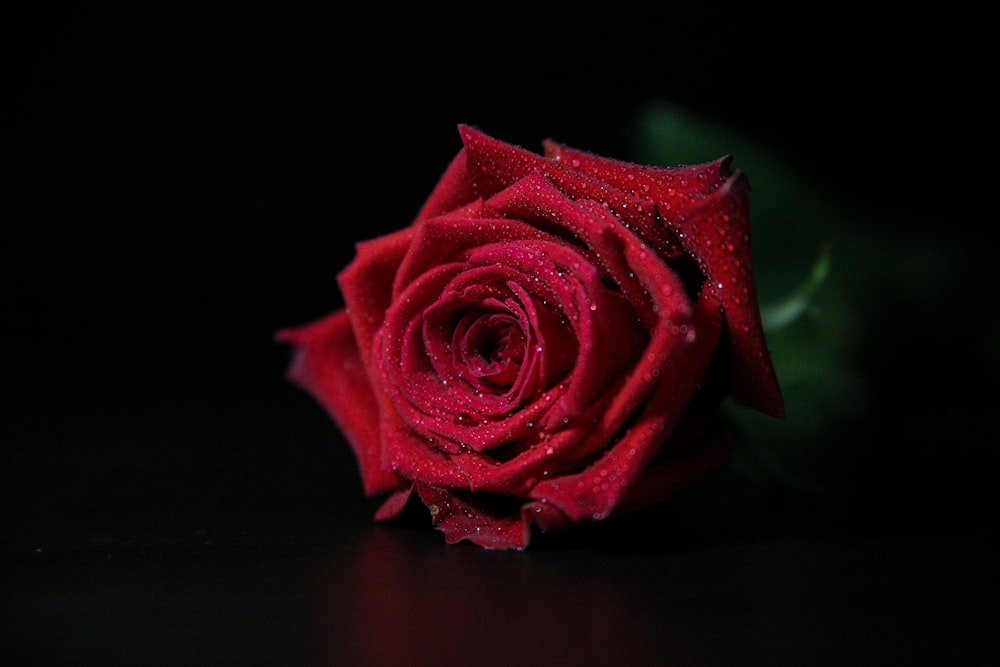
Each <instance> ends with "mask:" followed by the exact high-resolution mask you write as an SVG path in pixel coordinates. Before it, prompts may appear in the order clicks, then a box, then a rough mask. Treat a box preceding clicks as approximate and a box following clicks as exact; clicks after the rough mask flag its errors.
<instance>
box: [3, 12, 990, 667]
mask: <svg viewBox="0 0 1000 667" xmlns="http://www.w3.org/2000/svg"><path fill="white" fill-rule="evenodd" d="M9 5H10V6H9V7H8V8H7V10H6V11H7V13H8V14H7V16H6V17H5V18H6V19H7V20H6V21H5V34H4V37H5V46H7V47H8V49H9V53H10V56H11V57H10V59H9V65H10V66H9V70H10V71H9V74H10V85H11V87H12V89H13V93H14V95H13V98H14V100H13V102H12V103H11V104H10V110H11V111H12V112H13V114H12V120H11V121H10V122H9V123H7V124H5V128H6V132H7V136H8V137H9V139H10V140H11V141H10V142H9V143H10V144H11V150H10V152H5V156H7V160H6V161H7V162H8V163H9V164H10V165H12V166H14V168H15V172H16V173H15V175H14V176H13V177H12V178H11V179H10V180H9V181H7V193H8V194H7V195H5V199H4V202H5V211H7V213H5V215H4V218H3V223H4V236H3V240H2V241H0V258H2V262H0V273H2V276H0V277H2V280H0V303H2V307H3V319H2V325H3V326H2V333H0V335H2V337H3V338H2V340H3V343H4V348H3V349H4V354H3V355H2V362H0V363H2V367H0V385H2V389H3V390H4V394H5V396H6V398H5V400H4V402H3V403H2V408H0V411H2V412H0V495H2V500H3V505H2V507H3V509H2V511H0V664H2V665H11V666H15V665H43V666H44V665H100V666H109V667H110V666H115V665H236V666H245V665H282V666H284V665H289V666H292V665H365V666H367V665H404V664H405V665H425V664H426V665H441V664H477V665H478V664H481V665H510V664H545V665H568V664H581V665H589V664H596V665H724V666H728V665H746V664H755V665H795V666H801V665H852V666H853V665H889V664H891V665H896V664H900V665H917V664H920V665H923V664H927V665H935V666H936V665H975V666H980V665H996V664H1000V639H998V637H1000V635H998V631H997V627H998V626H1000V624H998V621H1000V616H998V612H997V604H996V600H997V594H998V593H1000V590H998V585H997V581H998V577H997V574H996V568H995V562H996V561H997V557H998V555H1000V549H998V547H1000V544H998V531H997V526H996V513H995V504H996V501H997V496H998V493H997V485H996V484H995V471H996V470H997V465H996V464H997V453H996V449H995V446H994V445H993V444H992V441H993V439H994V437H993V436H994V434H995V430H996V429H995V424H994V421H995V418H994V417H993V416H992V414H993V410H994V407H995V406H994V403H995V397H994V396H993V395H992V394H991V392H993V390H994V388H995V387H996V369H997V365H998V361H997V360H998V359H1000V354H998V353H997V351H996V344H995V340H997V332H998V331H1000V317H998V316H997V314H996V308H995V305H994V304H993V301H995V299H992V298H991V296H990V292H989V290H988V289H987V286H988V285H990V284H991V282H990V281H992V279H993V273H994V264H995V262H994V261H993V258H992V257H991V254H992V252H991V249H990V248H989V247H988V244H985V243H983V242H982V239H983V238H985V237H984V235H983V234H981V231H982V229H983V228H984V227H987V226H989V225H990V224H992V223H991V222H990V221H992V220H993V219H994V217H995V213H994V212H993V211H992V210H990V211H988V215H987V214H984V213H983V210H982V208H981V204H980V201H981V200H982V199H987V198H988V194H989V190H988V188H989V187H990V185H989V184H990V182H991V181H990V178H991V176H990V175H991V174H992V171H991V170H992V165H984V164H981V163H979V162H977V161H975V159H979V160H982V158H983V157H984V156H992V153H990V152H989V151H988V150H986V149H985V148H984V146H985V145H986V143H987V139H988V138H989V134H990V133H991V132H992V127H993V119H992V118H989V119H988V120H989V123H982V124H980V123H979V121H981V120H986V119H985V116H986V110H989V109H992V108H993V105H992V103H990V104H987V103H986V100H985V97H983V96H982V91H983V90H984V89H988V86H984V84H983V82H984V81H989V80H991V79H990V76H989V75H991V74H992V71H991V70H992V68H990V67H988V63H989V62H991V60H990V59H989V58H987V56H986V49H987V48H988V45H989V44H990V43H991V42H990V41H989V40H988V39H986V38H984V37H983V36H981V35H977V34H975V33H976V32H978V30H975V28H976V27H979V26H982V27H985V26H988V25H991V23H990V22H989V21H986V20H984V19H983V17H979V16H977V15H976V14H975V12H973V11H969V12H967V13H965V14H963V13H962V12H963V10H962V9H961V8H957V7H949V8H948V11H943V10H942V11H935V12H934V13H933V14H932V13H930V12H928V13H926V14H920V15H914V12H915V11H916V10H914V12H910V13H909V14H908V15H907V16H906V17H902V16H901V14H900V12H899V11H897V10H895V9H893V10H892V11H881V12H880V11H879V10H876V9H873V8H871V7H868V8H866V9H865V11H864V12H863V14H859V15H854V14H851V13H850V12H848V11H846V10H845V11H838V12H836V13H831V14H829V15H824V16H822V17H821V18H818V19H816V18H810V19H809V20H805V19H804V18H803V17H796V16H793V15H792V13H790V12H788V11H783V12H781V13H780V15H776V16H767V15H764V14H762V12H761V10H760V8H759V7H757V6H756V5H752V4H745V5H741V7H740V8H738V9H734V10H733V13H730V12H729V11H724V9H723V8H722V7H720V6H718V5H716V4H704V3H702V5H694V4H691V5H685V6H684V7H677V8H672V9H671V8H668V9H669V11H670V12H672V13H671V14H670V16H667V17H662V18H657V19H656V20H653V18H652V17H650V16H648V15H645V14H642V15H636V14H632V13H627V12H625V11H624V10H622V11H620V12H618V11H617V10H618V8H615V10H616V11H615V12H612V11H601V12H595V13H593V14H585V13H583V12H581V11H580V10H579V9H574V10H573V13H572V14H567V13H566V12H564V11H562V10H559V9H556V8H546V9H544V10H541V9H536V10H534V12H533V13H530V14H523V15H522V14H517V13H516V12H513V11H506V10H505V11H499V10H497V11H494V10H491V9H489V8H488V7H489V6H488V5H483V6H482V7H486V8H485V9H483V8H479V7H480V6H479V5H477V6H476V7H472V6H471V5H470V7H469V8H466V9H465V10H463V11H458V10H454V11H444V10H429V9H425V8H419V7H409V8H407V9H400V10H397V9H392V8H389V7H383V5H382V4H381V3H380V4H379V7H378V8H376V9H372V10H371V11H370V13H369V15H364V16H363V15H361V14H360V12H359V13H358V14H346V13H344V10H342V9H335V8H333V7H332V6H330V7H321V6H317V7H308V6H302V7H289V6H286V5H285V4H282V5H280V6H279V5H274V6H273V7H270V8H266V7H261V6H255V7H253V8H242V9H241V10H240V11H235V10H234V11H230V10H227V9H220V8H214V9H212V8H200V7H191V8H180V7H174V6H172V7H171V8H170V9H169V10H168V9H162V10H161V9H160V8H153V7H144V6H142V5H135V6H133V7H128V8H112V7H108V6H106V5H102V7H100V8H93V7H87V6H83V5H80V6H75V7H64V8H57V7H54V6H51V5H41V4H38V3H17V2H15V3H9ZM665 11H666V10H665ZM821 24H822V25H821ZM526 45H530V46H526ZM659 99H666V100H672V101H674V102H677V103H679V104H681V105H684V106H685V107H688V108H690V109H692V110H693V111H694V112H695V113H698V114H703V115H704V116H705V117H709V118H714V119H718V120H721V121H725V122H726V123H727V124H729V125H730V126H731V127H734V128H737V129H739V130H740V131H744V132H747V133H749V134H750V135H752V136H755V137H757V138H758V139H760V141H761V142H762V143H763V144H764V145H766V146H769V147H770V146H773V147H774V148H775V155H776V156H779V157H782V156H783V157H786V158H788V159H791V160H793V161H794V162H792V164H794V165H795V167H794V168H795V169H796V170H798V171H800V172H802V173H804V174H808V175H809V176H810V177H813V178H815V179H817V180H818V181H819V182H822V183H823V185H824V186H826V187H827V188H828V191H829V192H831V193H833V194H834V195H836V196H837V198H838V201H841V202H842V203H844V204H845V205H848V206H849V210H852V211H854V210H856V211H859V215H860V212H861V211H863V212H864V214H865V217H864V219H865V220H874V221H876V222H877V224H878V225H879V232H880V234H881V236H880V238H884V237H886V236H888V237H890V238H892V239H893V243H892V244H891V245H889V246H888V247H885V248H878V249H876V250H875V251H874V252H871V256H874V257H876V261H877V262H883V261H885V262H889V261H902V260H900V259H899V258H901V257H902V258H905V259H906V261H911V260H912V261H914V264H913V266H912V267H910V268H911V269H912V272H911V273H910V274H907V275H909V276H910V278H909V279H908V281H907V282H905V284H901V283H892V284H891V285H887V284H880V283H878V282H877V281H876V284H873V285H872V286H871V289H870V290H865V293H866V294H869V295H874V296H875V297H878V298H877V299H875V300H873V304H874V305H873V306H872V307H870V308H869V311H871V310H874V311H878V312H879V314H882V315H885V317H882V318H880V319H879V321H878V323H877V324H874V323H872V322H870V321H861V322H857V323H852V326H853V328H854V330H856V331H857V332H858V334H857V335H858V337H859V338H860V339H862V340H864V341H866V342H867V345H866V346H864V347H863V352H862V355H861V358H860V359H859V360H858V368H859V369H860V371H861V372H863V373H866V374H869V375H870V376H871V382H870V383H869V384H868V385H867V386H868V388H869V390H870V395H867V396H865V397H864V398H865V400H867V401H869V402H870V408H869V409H868V410H866V411H865V413H864V414H863V415H862V417H861V418H860V419H859V420H858V421H851V422H849V423H847V422H845V423H843V424H839V425H838V428H837V429H836V432H835V434H834V435H831V434H830V433H829V432H822V433H820V432H818V433H815V434H814V435H811V436H809V437H804V438H803V441H802V443H801V446H802V452H803V454H802V457H801V458H802V460H804V461H807V462H808V463H809V465H810V466H811V467H812V468H823V469H824V470H825V471H826V472H828V473H831V474H830V477H831V478H832V479H833V480H834V482H835V483H834V484H833V488H832V491H831V492H830V493H829V494H828V495H826V496H825V497H823V498H822V499H819V498H815V497H813V496H810V495H808V494H800V493H792V492H790V491H789V490H788V489H782V488H780V487H774V486H768V485H764V486H763V487H759V488H758V487H752V486H748V485H747V484H746V480H745V479H743V478H741V477H739V476H738V475H737V474H735V471H726V472H723V473H721V474H719V475H717V476H715V477H713V478H711V479H708V480H705V481H704V483H702V484H699V485H696V486H695V487H692V488H691V489H689V490H688V491H687V492H685V493H684V494H682V495H681V496H679V497H678V498H676V499H674V500H673V501H672V502H669V503H667V504H666V505H665V506H663V507H661V508H657V509H656V510H654V511H652V512H650V513H647V514H644V515H639V516H635V517H630V518H627V519H623V520H622V521H621V522H619V523H616V524H613V525H607V526H604V527H601V528H598V529H595V530H593V531H587V532H582V533H578V534H566V535H547V536H538V537H537V538H536V540H535V541H534V542H533V544H532V546H531V547H530V549H529V550H528V551H526V552H524V553H495V552H487V551H483V550H481V549H479V548H476V547H473V546H471V545H463V544H460V545H455V546H447V545H445V544H444V541H443V538H442V536H441V535H440V534H439V533H437V532H435V531H433V530H431V529H430V528H429V526H428V523H427V522H426V520H425V517H424V516H422V515H419V514H418V515H416V516H415V517H412V518H411V520H409V521H407V522H403V523H401V524H393V525H381V526H380V525H375V524H373V523H372V520H371V518H372V515H373V513H374V510H375V508H376V507H377V502H376V501H375V500H374V499H364V498H363V497H361V487H360V482H359V479H358V476H357V471H356V467H355V465H354V461H353V460H352V459H351V456H350V453H349V452H348V450H347V447H346V446H345V444H344V442H343V440H342V439H341V437H340V436H339V434H338V433H337V431H336V429H335V428H334V426H333V425H332V423H331V422H330V421H329V420H328V419H327V418H326V416H325V415H323V414H322V412H321V411H320V410H319V408H318V407H316V406H315V405H314V404H313V403H312V402H311V401H310V400H309V399H308V397H306V396H305V395H304V394H302V393H300V392H299V391H297V390H296V389H294V388H293V387H291V386H290V385H289V384H288V383H286V382H285V381H284V379H283V373H284V369H285V364H286V363H287V354H286V353H287V351H286V350H284V349H282V348H280V347H279V346H277V345H276V344H275V343H274V342H273V338H272V337H273V334H274V332H275V331H276V330H277V329H279V328H281V327H284V326H288V325H294V324H299V323H303V322H305V321H307V320H311V319H313V318H315V317H318V316H320V315H322V314H324V313H325V312H327V311H328V310H330V309H331V308H333V307H335V306H337V305H339V295H338V292H337V289H336V285H335V282H334V276H335V274H336V272H337V271H339V270H340V269H341V268H342V267H343V266H344V265H345V264H346V263H347V262H348V261H349V260H350V258H351V257H352V255H353V248H354V243H355V242H356V241H358V240H361V239H364V238H369V237H371V236H374V235H375V234H378V233H382V232H386V231H389V230H392V229H396V228H398V227H400V226H401V225H403V224H406V223H407V222H409V220H410V219H411V216H412V215H413V214H414V213H415V212H416V210H417V208H418V207H419V205H420V203H421V202H422V201H423V198H424V197H425V196H426V194H427V192H428V191H429V190H430V188H431V187H432V185H433V183H434V182H435V181H436V179H437V177H438V175H439V174H440V171H441V170H442V169H443V167H444V166H445V164H446V163H447V161H448V160H449V159H450V158H451V157H452V156H453V155H454V153H455V151H456V150H457V149H458V137H457V133H456V132H455V126H456V125H457V124H458V123H470V124H476V125H480V126H481V127H482V128H483V129H484V130H485V131H487V132H489V133H491V134H494V135H495V136H497V137H498V138H501V139H504V140H507V141H512V142H514V143H520V144H522V145H524V146H526V147H530V148H537V147H538V145H539V143H540V142H541V140H542V139H544V138H546V137H552V138H555V139H557V140H560V141H564V142H566V143H570V144H574V145H578V146H580V147H581V148H588V149H592V150H595V151H598V152H603V153H605V154H608V155H613V156H614V155H621V156H623V157H628V156H629V155H630V153H629V150H630V145H629V143H628V139H629V137H630V136H631V134H630V128H631V124H632V123H634V122H635V114H636V112H637V111H638V109H639V108H641V105H642V104H644V103H646V102H647V101H650V100H659ZM5 145H6V144H5ZM779 147H780V148H779ZM631 148H634V147H631ZM6 150H7V149H5V151H6ZM713 157H715V156H713ZM736 158H737V163H739V156H736ZM990 159H991V158H990ZM750 177H751V182H753V178H754V176H753V175H752V174H751V175H750ZM984 195H985V196H984ZM987 203H989V202H987ZM990 205H992V204H990ZM850 207H855V208H850ZM765 222H766V221H764V220H761V221H759V222H755V224H765ZM802 224H803V225H808V224H809V222H808V221H803V223H802ZM917 230H919V231H920V232H921V233H922V234H924V235H926V236H930V237H932V238H939V239H940V241H941V243H940V246H934V247H933V248H932V251H931V252H927V253H926V256H925V255H923V254H921V255H919V256H918V257H917V258H916V259H914V255H913V254H912V253H909V254H908V253H906V252H902V251H903V250H906V249H907V248H908V247H909V246H908V243H909V242H910V240H911V239H912V238H913V234H914V232H915V231H917ZM939 248H940V249H944V248H947V249H948V251H949V253H950V254H947V253H944V252H943V251H942V252H938V249H939ZM956 248H960V250H961V251H960V252H959V251H957V250H956ZM844 253H845V254H843V255H841V256H840V258H838V259H837V260H836V261H835V264H834V266H835V267H841V266H843V267H849V266H851V262H852V261H855V262H857V261H859V260H857V259H856V258H855V257H853V256H852V255H851V254H850V248H845V249H844ZM779 254H780V253H779ZM810 256H811V252H810ZM918 260H919V261H918ZM840 261H842V262H843V263H842V264H838V263H836V262H840ZM942 266H944V268H945V269H947V271H945V270H942ZM928 267H932V268H934V272H933V275H935V276H939V275H946V276H948V279H947V280H941V281H937V280H935V282H934V283H933V284H928V283H927V282H926V281H925V280H924V278H925V276H926V275H928V274H929V273H930V269H929V268H928ZM766 270H767V267H758V272H762V271H766ZM873 273H876V274H877V273H878V272H877V271H874V272H873ZM931 298H933V302H934V303H946V304H948V305H947V308H946V309H943V310H939V311H935V312H925V310H924V308H925V305H924V304H926V303H928V299H931ZM866 312H868V311H866ZM993 393H995V392H993ZM841 446H842V447H843V449H841ZM811 451H816V452H822V453H823V455H822V456H818V457H815V458H811V455H810V454H809V452H811ZM842 452H849V454H848V455H842V454H841V453H842ZM827 460H829V461H832V462H833V465H831V466H826V465H824V462H825V461H827Z"/></svg>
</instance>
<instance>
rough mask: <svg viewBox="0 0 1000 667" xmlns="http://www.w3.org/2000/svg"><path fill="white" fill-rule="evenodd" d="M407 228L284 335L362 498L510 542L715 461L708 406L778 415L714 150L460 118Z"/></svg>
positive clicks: (743, 224)
mask: <svg viewBox="0 0 1000 667" xmlns="http://www.w3.org/2000/svg"><path fill="white" fill-rule="evenodd" d="M459 131H460V134H461V138H462V143H463V144H464V148H462V150H460V151H459V153H458V155H457V156H456V157H455V158H454V160H453V161H452V163H451V165H450V166H449V167H448V169H447V171H446V172H445V173H444V175H443V176H442V177H441V180H440V181H439V182H438V184H437V186H436V187H435V189H434V191H433V192H432V193H431V195H430V197H429V199H428V200H427V202H426V203H425V204H424V206H423V208H422V209H421V210H420V212H419V214H418V215H417V217H416V219H415V220H414V222H413V224H411V225H410V226H409V227H407V228H405V229H403V230H401V231H398V232H394V233H392V234H389V235H386V236H383V237H381V238H376V239H374V240H370V241H365V242H363V243H360V244H358V246H357V257H356V258H355V260H354V261H353V262H352V263H351V264H350V265H349V266H348V267H347V268H346V269H344V271H343V272H341V273H340V274H339V276H338V282H339V285H340V288H341V291H342V292H343V295H344V302H345V304H346V307H345V308H344V309H343V310H339V311H337V312H334V313H333V314H331V315H329V316H327V317H326V318H324V319H321V320H319V321H317V322H314V323H312V324H309V325H306V326H303V327H299V328H294V329H289V330H286V331H282V332H281V333H280V334H279V339H280V340H282V341H285V342H288V343H291V344H292V345H293V346H294V347H295V354H294V360H293V363H292V365H291V368H290V370H289V377H290V378H291V379H292V380H293V381H294V382H296V383H298V384H299V385H300V386H302V387H303V388H305V389H306V390H307V391H309V392H310V393H311V394H312V395H313V396H314V397H315V398H316V399H317V400H318V401H319V402H320V403H321V404H322V405H323V406H324V407H325V408H326V410H328V411H329V413H330V414H331V415H332V417H333V419H334V420H335V421H336V422H337V424H338V425H339V426H340V428H341V430H342V431H343V432H344V434H345V435H346V437H347V440H348V442H349V443H350V445H351V447H352V448H353V450H354V453H355V455H356V456H357V459H358V463H359V467H360V472H361V478H362V481H363V484H364V490H365V492H366V493H367V494H369V495H373V494H383V493H390V494H391V495H390V496H389V497H388V499H387V500H386V502H385V504H384V505H382V507H381V508H380V509H379V511H378V512H377V514H376V519H378V520H387V519H391V518H394V517H396V516H398V515H399V514H400V512H402V510H403V508H404V506H405V505H406V502H407V500H408V498H409V497H410V496H411V494H413V493H414V492H415V493H416V494H417V495H418V496H419V497H420V499H421V500H422V501H423V503H424V504H425V505H426V506H427V508H428V509H429V510H430V513H431V516H432V519H433V522H434V524H435V525H436V526H437V527H438V528H439V529H440V530H442V531H443V532H444V534H445V538H446V540H447V542H449V543H454V542H457V541H459V540H465V539H467V540H470V541H472V542H474V543H475V544H478V545H481V546H483V547H487V548H492V549H510V548H514V549H523V548H524V547H526V546H527V545H528V542H529V539H530V536H531V526H532V524H535V525H537V526H538V528H539V529H541V530H543V531H549V530H556V529H563V528H568V527H571V526H575V525H579V524H584V523H588V522H593V521H599V520H602V519H605V518H607V517H609V516H612V515H618V514H622V513H624V512H627V511H630V510H633V509H637V508H639V507H643V506H646V505H648V504H650V503H652V502H654V501H656V500H659V499H661V498H663V497H664V496H667V495H669V494H670V493H672V492H674V491H675V490H677V489H678V488H679V487H681V486H682V485H684V484H686V483H688V482H690V481H692V480H694V479H696V478H697V477H699V476H701V475H704V474H705V473H707V472H708V471H710V470H713V469H715V468H717V467H718V466H720V465H723V464H724V463H726V462H727V461H728V457H729V448H728V447H727V444H726V439H725V437H724V436H723V435H721V434H720V433H719V429H718V424H717V420H716V419H715V417H716V415H717V411H718V407H719V404H720V402H721V400H722V399H723V398H724V397H725V396H726V395H727V394H729V395H731V396H732V397H733V398H735V399H736V400H737V401H739V402H741V403H743V404H745V405H747V406H750V407H753V408H756V409H758V410H760V411H762V412H765V413H767V414H771V415H775V416H781V415H782V413H783V403H782V398H781V393H780V390H779V387H778V382H777V379H776V377H775V373H774V369H773V367H772V365H771V360H770V357H769V354H768V350H767V345H766V343H765V340H764V335H763V331H762V329H761V321H760V315H759V311H758V307H757V299H756V293H755V288H754V280H753V271H752V267H751V257H750V235H749V233H750V227H749V217H748V196H747V195H748V190H749V188H748V185H747V180H746V178H745V177H744V176H743V175H742V174H741V173H739V172H735V173H732V172H731V171H730V169H729V162H730V161H729V158H728V157H727V158H722V159H719V160H716V161H714V162H709V163H706V164H699V165H692V166H682V167H670V168H661V167H650V166H642V165H637V164H631V163H627V162H622V161H618V160H612V159H608V158H603V157H599V156H597V155H594V154H591V153H587V152H584V151H580V150H576V149H572V148H569V147H567V146H563V145H560V144H557V143H554V142H551V141H546V142H545V143H544V147H545V153H544V156H541V155H537V154H535V153H532V152H529V151H526V150H524V149H521V148H518V147H516V146H512V145H510V144H506V143H504V142H501V141H498V140H497V139H494V138H492V137H489V136H487V135H485V134H483V133H482V132H480V131H478V130H476V129H474V128H472V127H467V126H460V128H459Z"/></svg>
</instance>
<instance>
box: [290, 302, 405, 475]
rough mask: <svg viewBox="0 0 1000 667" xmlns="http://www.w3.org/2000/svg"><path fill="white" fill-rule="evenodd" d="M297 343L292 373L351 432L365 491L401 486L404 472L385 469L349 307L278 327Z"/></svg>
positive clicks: (374, 406)
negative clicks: (304, 322) (301, 323)
mask: <svg viewBox="0 0 1000 667" xmlns="http://www.w3.org/2000/svg"><path fill="white" fill-rule="evenodd" d="M278 340H279V341H281V342H284V343H291V344H292V345H294V346H295V352H294V356H293V358H292V364H291V366H290V367H289V370H288V377H289V379H291V380H292V381H293V382H295V383H296V384H298V385H299V386H300V387H302V388H303V389H305V390H306V391H308V392H309V393H310V394H312V395H313V396H314V397H315V398H316V400H318V401H319V403H320V405H322V406H323V407H324V408H325V409H326V411H327V412H328V413H329V414H330V416H331V417H333V419H334V421H336V422H337V425H338V426H340V429H341V430H342V431H343V432H344V435H345V436H346V437H347V442H348V443H349V444H350V446H351V449H353V450H354V455H355V458H357V460H358V466H359V468H360V469H361V481H362V484H363V486H364V490H365V493H366V494H368V495H375V494H378V493H384V492H386V491H392V490H394V489H398V488H399V487H400V486H401V485H402V484H403V483H404V480H402V479H401V478H400V477H397V476H396V475H394V474H392V473H389V472H385V471H384V470H382V448H381V445H380V442H379V426H378V425H379V410H378V404H377V403H376V401H375V394H374V392H373V391H372V386H371V383H370V382H369V380H368V373H367V371H366V370H365V365H364V362H363V361H362V358H361V353H360V351H359V350H358V346H357V343H356V342H355V340H354V333H353V331H352V329H351V322H350V319H349V318H348V316H347V313H346V312H345V311H343V310H338V311H337V312H335V313H333V314H332V315H328V316H327V317H325V318H323V319H321V320H318V321H316V322H313V323H312V324H307V325H305V326H302V327H299V328H295V329H285V330H283V331H280V332H278Z"/></svg>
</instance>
